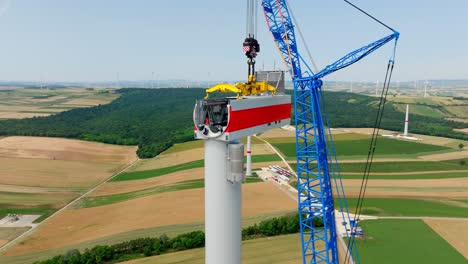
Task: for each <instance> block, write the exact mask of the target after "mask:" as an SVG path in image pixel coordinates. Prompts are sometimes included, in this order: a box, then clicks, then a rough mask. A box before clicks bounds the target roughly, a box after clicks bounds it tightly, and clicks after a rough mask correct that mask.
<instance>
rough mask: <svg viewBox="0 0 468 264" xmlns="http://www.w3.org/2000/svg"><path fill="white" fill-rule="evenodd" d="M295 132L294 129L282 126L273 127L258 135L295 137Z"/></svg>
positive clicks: (264, 136) (263, 136)
mask: <svg viewBox="0 0 468 264" xmlns="http://www.w3.org/2000/svg"><path fill="white" fill-rule="evenodd" d="M295 136H296V134H295V132H294V130H292V129H291V130H288V129H283V128H275V129H272V130H269V131H266V132H264V133H262V134H261V135H260V137H262V138H277V137H295Z"/></svg>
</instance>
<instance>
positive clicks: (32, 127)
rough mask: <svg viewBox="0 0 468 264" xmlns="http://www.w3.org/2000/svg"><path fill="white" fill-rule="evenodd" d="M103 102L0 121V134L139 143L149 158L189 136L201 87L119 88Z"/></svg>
mask: <svg viewBox="0 0 468 264" xmlns="http://www.w3.org/2000/svg"><path fill="white" fill-rule="evenodd" d="M117 92H118V93H119V94H120V97H119V98H118V99H116V100H114V101H113V102H112V103H110V104H107V105H100V106H96V107H90V108H81V109H73V110H70V111H66V112H62V113H59V114H56V115H53V116H49V117H37V118H29V119H21V120H3V121H0V135H25V136H47V137H66V138H77V139H83V140H89V141H98V142H103V143H110V144H118V145H138V146H139V148H138V155H139V156H140V157H141V158H149V157H154V156H156V155H158V154H159V153H160V152H162V151H164V150H166V149H167V148H169V147H171V146H172V145H173V144H174V143H179V142H185V141H189V140H193V125H192V122H193V121H192V111H193V107H194V104H195V99H199V98H203V96H204V91H203V90H202V89H120V90H118V91H117Z"/></svg>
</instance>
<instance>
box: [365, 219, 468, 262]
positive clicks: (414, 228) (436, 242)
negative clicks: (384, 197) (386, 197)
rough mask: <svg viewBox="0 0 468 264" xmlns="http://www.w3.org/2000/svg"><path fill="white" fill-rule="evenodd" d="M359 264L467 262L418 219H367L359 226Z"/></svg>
mask: <svg viewBox="0 0 468 264" xmlns="http://www.w3.org/2000/svg"><path fill="white" fill-rule="evenodd" d="M360 225H361V227H362V228H363V230H364V234H365V236H366V238H365V239H358V240H357V246H358V250H359V256H360V260H361V263H379V264H395V263H398V264H416V263H424V264H440V263H447V264H448V263H450V264H466V263H467V260H466V259H465V258H464V257H463V256H462V255H461V254H460V253H458V251H456V250H455V249H454V248H453V247H452V246H451V245H450V244H449V243H448V242H447V241H445V240H444V239H443V238H442V237H440V236H439V235H438V234H437V233H436V232H435V231H434V230H432V229H431V228H430V227H429V226H427V225H426V224H425V223H424V222H423V221H421V220H393V219H392V220H368V221H362V222H361V223H360Z"/></svg>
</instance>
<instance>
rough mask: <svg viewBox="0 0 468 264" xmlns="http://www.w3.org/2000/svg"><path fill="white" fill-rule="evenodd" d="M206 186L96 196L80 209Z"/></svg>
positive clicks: (186, 183)
mask: <svg viewBox="0 0 468 264" xmlns="http://www.w3.org/2000/svg"><path fill="white" fill-rule="evenodd" d="M260 181H262V180H261V179H259V178H258V177H247V178H246V181H245V183H255V182H260ZM204 186H205V183H204V180H203V179H197V180H189V181H183V182H178V183H176V184H171V185H165V186H160V187H155V188H151V189H145V190H140V191H135V192H129V193H121V194H114V195H106V196H96V197H86V198H83V199H82V200H81V201H80V205H79V207H81V208H86V207H96V206H103V205H108V204H114V203H120V202H123V201H127V200H131V199H136V198H140V197H144V196H148V195H154V194H158V193H165V192H174V191H181V190H189V189H197V188H203V187H204Z"/></svg>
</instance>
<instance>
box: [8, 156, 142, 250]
mask: <svg viewBox="0 0 468 264" xmlns="http://www.w3.org/2000/svg"><path fill="white" fill-rule="evenodd" d="M139 160H140V159H139V158H137V159H136V160H134V161H133V162H132V163H131V164H129V165H128V166H126V167H125V168H123V169H122V170H120V171H118V172H116V173H115V174H114V175H112V176H111V177H109V178H107V179H105V180H103V181H102V182H101V183H99V184H98V185H96V186H95V187H94V188H92V189H90V190H89V191H87V192H85V193H84V194H82V195H81V196H79V197H77V198H76V199H74V200H72V201H71V202H70V203H68V204H67V205H65V206H64V207H62V208H61V209H59V210H58V211H56V212H55V213H53V214H52V215H50V216H49V217H48V218H46V219H44V220H43V221H42V222H40V223H38V224H37V225H36V226H34V227H32V228H31V229H29V230H28V231H26V232H24V233H23V234H21V235H20V236H19V237H17V238H15V239H13V240H11V241H10V242H8V243H6V244H4V245H3V246H1V247H0V253H1V252H5V250H6V249H8V248H9V247H11V246H13V245H15V244H16V243H17V242H19V241H20V240H21V239H23V238H25V237H27V236H29V235H31V234H32V233H33V232H34V231H35V230H36V229H37V228H38V227H40V226H41V225H42V224H43V223H45V222H47V221H48V220H49V219H50V218H52V217H54V216H55V215H57V214H59V213H61V212H62V211H64V210H66V209H68V208H69V207H70V206H72V205H73V204H74V203H75V202H77V201H79V200H80V199H81V198H83V197H85V196H86V195H88V194H90V193H92V192H94V191H96V190H97V189H98V188H100V187H101V186H103V185H104V184H106V183H107V182H108V181H110V180H112V179H113V178H114V177H116V176H117V175H119V174H120V173H122V172H124V171H126V170H127V169H129V168H130V167H132V166H133V165H135V164H136V163H137V162H138V161H139Z"/></svg>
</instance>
